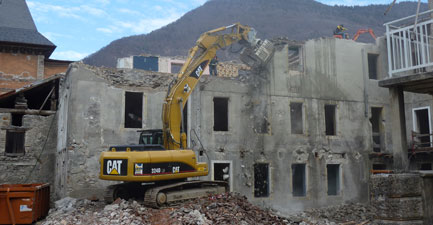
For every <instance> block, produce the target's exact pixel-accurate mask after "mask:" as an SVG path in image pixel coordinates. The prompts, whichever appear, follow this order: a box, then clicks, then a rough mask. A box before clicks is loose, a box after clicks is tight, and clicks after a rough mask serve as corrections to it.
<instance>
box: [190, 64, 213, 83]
mask: <svg viewBox="0 0 433 225" xmlns="http://www.w3.org/2000/svg"><path fill="white" fill-rule="evenodd" d="M208 62H209V60H205V61H204V62H202V63H201V64H200V65H198V66H197V67H196V68H195V70H194V71H192V73H191V74H190V75H189V76H190V77H194V78H196V79H198V78H199V77H200V75H201V74H202V73H203V68H205V67H206V66H207V63H208Z"/></svg>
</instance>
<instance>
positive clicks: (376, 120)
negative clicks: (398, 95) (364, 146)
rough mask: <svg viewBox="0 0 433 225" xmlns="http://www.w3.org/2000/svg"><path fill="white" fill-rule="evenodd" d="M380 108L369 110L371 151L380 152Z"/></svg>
mask: <svg viewBox="0 0 433 225" xmlns="http://www.w3.org/2000/svg"><path fill="white" fill-rule="evenodd" d="M381 122H382V108H379V107H372V108H371V118H370V123H371V129H372V138H373V151H374V152H380V150H381V145H382V129H381V127H380V126H381Z"/></svg>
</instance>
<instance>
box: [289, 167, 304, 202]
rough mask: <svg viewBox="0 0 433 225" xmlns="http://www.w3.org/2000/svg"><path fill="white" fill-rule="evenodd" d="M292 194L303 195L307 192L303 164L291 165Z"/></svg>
mask: <svg viewBox="0 0 433 225" xmlns="http://www.w3.org/2000/svg"><path fill="white" fill-rule="evenodd" d="M292 190H293V196H305V195H306V193H307V185H306V176H305V164H293V165H292Z"/></svg>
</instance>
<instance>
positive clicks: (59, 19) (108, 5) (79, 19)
mask: <svg viewBox="0 0 433 225" xmlns="http://www.w3.org/2000/svg"><path fill="white" fill-rule="evenodd" d="M269 1H272V0H269ZM299 1H302V0H299ZM318 1H319V2H322V3H324V4H329V5H369V4H390V3H391V2H392V0H374V1H373V0H318ZM412 1H416V0H412ZM422 1H423V2H426V1H427V0H422ZM205 2H206V0H27V4H28V6H29V8H30V12H31V13H32V16H33V19H34V21H35V23H36V26H37V28H38V30H39V32H41V33H42V34H43V35H44V36H45V37H47V38H48V39H49V40H51V41H52V42H53V43H54V44H55V45H57V48H56V50H55V51H54V53H53V55H52V56H51V58H52V59H64V60H80V59H82V58H84V57H86V56H87V55H89V54H91V53H94V52H96V51H97V50H99V49H100V48H102V47H104V46H106V45H108V44H109V43H110V42H112V41H114V40H116V39H119V38H121V37H125V36H131V35H137V34H146V33H149V32H151V31H153V30H156V29H158V28H160V27H163V26H165V25H167V24H169V23H171V22H174V21H176V20H177V19H179V18H180V17H181V16H182V15H184V14H185V13H186V12H188V11H190V10H192V9H194V8H197V7H199V6H201V5H203V4H204V3H205ZM398 2H400V1H398Z"/></svg>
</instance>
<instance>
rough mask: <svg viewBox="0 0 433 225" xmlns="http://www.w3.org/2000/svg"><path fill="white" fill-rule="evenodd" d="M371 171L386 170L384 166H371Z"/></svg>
mask: <svg viewBox="0 0 433 225" xmlns="http://www.w3.org/2000/svg"><path fill="white" fill-rule="evenodd" d="M373 170H386V165H385V164H373Z"/></svg>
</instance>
